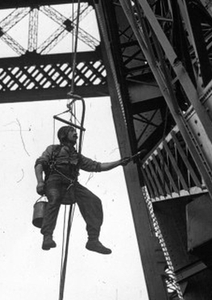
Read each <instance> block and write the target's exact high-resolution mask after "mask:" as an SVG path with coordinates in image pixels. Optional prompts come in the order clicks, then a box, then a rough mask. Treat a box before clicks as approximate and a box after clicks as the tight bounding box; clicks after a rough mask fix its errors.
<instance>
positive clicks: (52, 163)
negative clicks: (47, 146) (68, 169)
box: [48, 145, 77, 190]
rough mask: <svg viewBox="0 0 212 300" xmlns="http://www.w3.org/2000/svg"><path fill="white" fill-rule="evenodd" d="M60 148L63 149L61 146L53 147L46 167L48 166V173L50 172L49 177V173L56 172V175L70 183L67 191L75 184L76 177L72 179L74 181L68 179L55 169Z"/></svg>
mask: <svg viewBox="0 0 212 300" xmlns="http://www.w3.org/2000/svg"><path fill="white" fill-rule="evenodd" d="M62 147H63V146H62V145H57V146H56V147H55V149H54V150H53V152H52V155H51V158H50V160H49V164H48V165H49V171H50V172H49V175H50V174H51V173H53V172H56V173H58V174H59V175H61V176H62V177H64V178H65V179H67V180H68V181H69V182H70V184H69V186H68V187H67V190H69V189H70V187H71V186H73V185H74V183H75V182H76V180H77V177H76V178H74V179H72V178H69V177H68V176H66V175H65V174H63V173H62V172H61V171H60V170H58V168H57V167H56V165H57V161H56V158H57V157H58V155H59V153H60V151H61V149H62Z"/></svg>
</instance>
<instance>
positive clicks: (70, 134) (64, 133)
mask: <svg viewBox="0 0 212 300" xmlns="http://www.w3.org/2000/svg"><path fill="white" fill-rule="evenodd" d="M57 136H58V139H59V141H60V143H61V144H64V143H71V144H73V145H75V144H76V141H77V132H76V129H75V128H74V127H73V126H63V127H61V128H60V129H59V130H58V132H57Z"/></svg>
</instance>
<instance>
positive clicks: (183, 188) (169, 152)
mask: <svg viewBox="0 0 212 300" xmlns="http://www.w3.org/2000/svg"><path fill="white" fill-rule="evenodd" d="M142 173H143V176H144V179H145V183H146V186H147V189H148V192H149V195H150V198H151V199H152V201H153V202H154V201H160V200H166V199H170V198H176V197H182V196H189V195H192V194H199V193H204V192H207V188H206V186H205V185H204V181H203V179H202V176H201V174H200V172H199V170H198V169H197V166H196V164H195V161H194V160H193V158H192V156H191V153H190V151H189V149H188V147H187V145H186V143H185V141H184V139H183V137H182V135H181V133H180V131H179V129H178V127H177V126H176V127H174V128H173V129H172V131H171V132H170V133H169V134H168V135H167V137H166V138H165V139H164V140H163V141H162V142H161V143H160V144H159V145H158V146H157V147H156V148H155V150H154V151H153V152H152V154H151V155H150V156H149V157H148V158H147V159H146V160H145V162H144V163H143V165H142Z"/></svg>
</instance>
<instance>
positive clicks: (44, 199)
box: [35, 195, 48, 203]
mask: <svg viewBox="0 0 212 300" xmlns="http://www.w3.org/2000/svg"><path fill="white" fill-rule="evenodd" d="M40 201H43V202H48V199H47V197H46V195H42V196H40V197H39V198H38V199H37V200H36V202H35V203H37V202H40Z"/></svg>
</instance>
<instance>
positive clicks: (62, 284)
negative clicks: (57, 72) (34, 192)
mask: <svg viewBox="0 0 212 300" xmlns="http://www.w3.org/2000/svg"><path fill="white" fill-rule="evenodd" d="M72 7H73V5H72ZM79 16H80V0H78V7H77V20H76V32H75V43H74V44H75V46H74V51H73V53H74V55H73V62H72V73H73V75H72V84H71V91H70V94H72V95H73V93H74V77H75V72H76V56H77V45H78V30H79ZM73 104H74V102H73V103H70V102H69V101H68V103H67V107H68V112H69V113H70V121H73V122H75V123H76V122H77V121H78V120H77V118H76V107H75V105H73ZM71 105H72V106H73V107H74V112H72V110H71ZM83 109H84V107H83ZM66 112H67V111H66ZM72 119H74V120H72ZM83 120H84V117H83ZM81 125H83V124H81ZM79 129H80V140H79V145H78V150H79V151H78V152H81V147H82V131H83V130H82V128H79ZM74 211H75V204H71V205H70V209H69V216H68V224H67V233H66V241H65V219H66V208H65V215H64V224H63V246H62V255H61V271H60V289H59V300H63V295H64V287H65V279H66V269H67V261H68V247H69V240H70V232H71V227H72V223H73V217H74ZM65 242H66V244H65Z"/></svg>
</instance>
